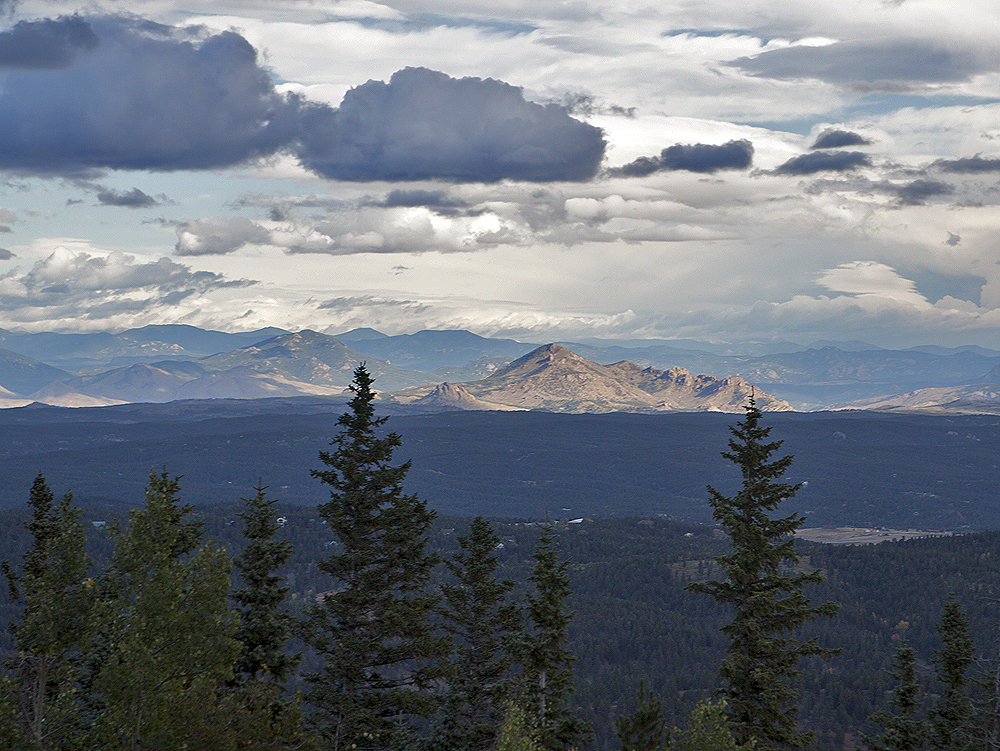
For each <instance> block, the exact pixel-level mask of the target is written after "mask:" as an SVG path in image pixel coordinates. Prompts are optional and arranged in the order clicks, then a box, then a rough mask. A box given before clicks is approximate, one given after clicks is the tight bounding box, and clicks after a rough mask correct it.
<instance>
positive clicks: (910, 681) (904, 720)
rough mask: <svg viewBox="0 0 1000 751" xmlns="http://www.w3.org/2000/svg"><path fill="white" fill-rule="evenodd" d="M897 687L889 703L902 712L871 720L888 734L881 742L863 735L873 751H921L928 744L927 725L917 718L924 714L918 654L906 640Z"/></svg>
mask: <svg viewBox="0 0 1000 751" xmlns="http://www.w3.org/2000/svg"><path fill="white" fill-rule="evenodd" d="M893 666H894V667H895V672H894V673H893V674H892V677H893V678H895V679H896V681H897V684H896V688H895V689H893V692H892V701H890V702H889V704H890V705H891V706H893V707H896V709H898V710H899V711H898V713H896V714H893V713H891V712H889V711H888V710H886V709H880V710H878V711H877V712H875V713H874V714H873V715H872V716H871V717H869V718H868V719H869V721H870V722H873V723H875V724H876V725H879V726H881V727H882V728H884V729H885V732H884V733H883V734H882V735H881V736H879V737H878V738H877V739H872V738H868V737H867V736H864V735H863V736H861V740H862V741H863V742H864V744H865V745H866V746H868V748H869V751H920V749H923V748H924V747H925V746H926V744H927V736H928V730H929V728H928V726H927V723H926V722H925V721H924V720H922V719H920V718H919V717H918V716H917V715H918V713H919V711H920V706H921V697H920V683H919V682H918V681H917V653H916V652H915V651H914V650H913V648H912V647H911V646H910V645H909V644H908V643H907V641H906V638H905V637H904V638H903V639H902V641H900V643H899V647H898V648H897V649H896V656H895V659H894V661H893Z"/></svg>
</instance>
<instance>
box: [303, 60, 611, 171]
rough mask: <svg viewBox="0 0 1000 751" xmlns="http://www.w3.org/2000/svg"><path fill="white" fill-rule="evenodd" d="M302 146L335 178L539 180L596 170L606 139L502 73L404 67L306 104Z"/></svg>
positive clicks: (308, 161)
mask: <svg viewBox="0 0 1000 751" xmlns="http://www.w3.org/2000/svg"><path fill="white" fill-rule="evenodd" d="M301 146H302V148H301V150H300V152H299V158H300V159H301V161H302V164H303V165H304V166H305V167H306V168H308V169H310V170H313V171H314V172H317V173H318V174H320V175H322V176H324V177H328V178H331V179H335V180H350V181H365V180H426V179H435V178H437V179H444V180H450V181H454V182H497V181H499V180H504V179H512V180H527V181H532V182H541V181H553V180H586V179H589V178H591V177H593V176H594V174H595V173H596V172H597V169H598V167H599V165H600V163H601V159H602V158H603V156H604V147H605V142H604V135H603V133H602V132H601V130H600V129H599V128H595V127H594V126H592V125H588V124H586V123H583V122H580V121H579V120H574V119H573V118H572V117H570V116H569V114H568V113H567V111H566V108H565V107H562V106H560V105H556V104H548V105H544V106H543V105H540V104H534V103H532V102H528V101H525V99H524V95H523V93H522V91H521V89H519V88H517V87H515V86H511V85H510V84H507V83H504V82H502V81H496V80H493V79H480V78H462V79H455V78H451V77H449V76H447V75H445V74H444V73H439V72H437V71H433V70H428V69H426V68H405V69H403V70H401V71H398V72H396V73H395V74H393V76H392V78H391V79H390V80H389V82H388V83H385V82H382V81H368V82H367V83H365V84H362V85H361V86H358V87H357V88H354V89H351V90H350V91H349V92H347V94H346V95H345V96H344V100H343V102H342V103H341V105H340V107H339V109H336V110H334V109H331V108H328V107H321V106H315V107H309V108H307V109H306V110H305V113H304V118H303V137H302V140H301Z"/></svg>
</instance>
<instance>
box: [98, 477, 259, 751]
mask: <svg viewBox="0 0 1000 751" xmlns="http://www.w3.org/2000/svg"><path fill="white" fill-rule="evenodd" d="M178 492H179V487H178V483H177V479H176V478H171V477H169V476H168V475H167V473H166V472H164V473H163V474H162V475H157V474H156V473H155V472H154V473H152V474H151V476H150V479H149V485H148V487H147V489H146V499H145V506H144V507H143V508H141V509H133V510H132V512H131V513H130V514H129V525H128V529H127V530H126V531H125V532H121V530H120V529H119V528H118V525H117V524H115V525H113V527H112V531H111V534H112V536H113V538H114V540H115V551H114V554H113V557H112V561H111V570H110V573H109V576H108V577H107V592H106V595H107V597H106V600H105V602H104V603H102V604H103V607H104V619H105V621H104V633H105V635H106V637H107V647H106V649H107V658H106V660H105V661H104V662H103V664H102V665H101V666H100V669H99V673H98V675H97V678H96V681H95V684H94V685H95V689H96V691H97V693H98V695H99V696H100V697H101V699H102V701H103V706H102V711H101V712H100V713H99V714H98V716H97V722H96V728H95V731H96V735H97V738H98V740H99V747H101V748H108V749H121V750H122V751H126V750H127V751H138V749H153V748H155V749H175V748H176V749H181V748H184V749H189V750H190V751H195V750H196V749H199V750H201V749H203V750H204V751H209V749H212V750H213V751H215V750H216V749H222V748H225V746H224V745H221V744H218V743H217V742H216V740H215V739H212V740H211V741H205V743H206V744H207V745H199V744H198V743H197V742H196V741H197V739H198V738H203V737H205V736H206V734H207V733H209V731H211V732H212V733H215V732H216V730H217V728H214V727H210V726H209V727H207V726H206V724H207V723H209V721H210V720H212V719H213V718H214V715H215V712H216V708H217V707H216V700H217V698H218V689H219V688H220V687H221V686H222V685H223V684H224V683H225V682H226V681H227V680H228V679H229V678H230V677H231V676H232V669H233V664H234V662H235V660H236V657H237V655H238V654H239V650H240V644H239V642H237V641H236V639H235V638H234V633H235V630H236V619H235V617H234V615H233V614H232V613H231V612H230V610H229V608H228V605H227V594H228V589H229V583H230V580H229V572H230V568H231V563H230V560H229V557H228V556H227V555H226V553H225V551H224V550H219V549H217V548H216V547H215V546H214V544H212V543H208V544H206V545H204V546H203V547H202V548H201V549H200V550H197V551H196V548H197V547H198V545H199V544H200V542H201V536H202V532H201V525H200V524H198V523H196V522H190V521H184V517H185V516H186V515H187V514H188V513H189V512H190V510H191V507H190V506H189V505H180V504H179V501H178V498H177V494H178Z"/></svg>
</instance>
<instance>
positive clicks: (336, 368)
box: [198, 329, 429, 391]
mask: <svg viewBox="0 0 1000 751" xmlns="http://www.w3.org/2000/svg"><path fill="white" fill-rule="evenodd" d="M362 361H364V362H367V366H368V371H369V372H370V373H371V374H372V375H373V376H374V377H375V379H376V384H375V385H376V387H377V388H378V390H379V391H397V390H399V389H405V388H413V387H414V386H418V385H421V384H424V383H427V381H428V380H429V379H428V378H427V376H426V375H425V374H424V373H417V372H414V371H411V370H404V369H402V368H398V367H396V366H395V365H392V364H390V363H387V362H385V361H382V360H377V359H374V358H372V357H366V356H365V355H363V354H361V353H360V352H356V351H354V350H353V349H351V348H350V347H348V346H347V345H345V344H343V343H341V342H339V341H338V340H336V339H334V338H333V337H332V336H327V335H326V334H320V333H318V332H316V331H311V330H309V329H305V330H303V331H299V332H298V333H296V334H283V335H281V336H276V337H274V338H272V339H268V340H266V341H263V342H260V343H259V344H255V345H252V346H250V347H243V348H242V349H237V350H233V351H232V352H224V353H222V354H218V355H213V356H212V357H206V358H204V359H202V360H199V361H198V362H199V364H200V365H202V366H203V367H205V369H206V370H208V371H223V370H229V369H230V368H240V367H245V368H250V369H251V370H255V371H257V372H258V373H262V374H264V375H270V376H281V377H282V378H286V379H288V380H291V381H301V382H305V383H310V384H313V385H315V386H336V387H338V388H340V389H344V388H347V386H348V385H349V384H350V383H351V380H352V378H353V374H354V369H355V368H357V367H358V363H360V362H362Z"/></svg>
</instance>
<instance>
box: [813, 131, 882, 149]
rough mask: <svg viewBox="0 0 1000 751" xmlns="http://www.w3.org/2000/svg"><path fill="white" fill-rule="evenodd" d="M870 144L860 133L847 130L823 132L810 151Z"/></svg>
mask: <svg viewBox="0 0 1000 751" xmlns="http://www.w3.org/2000/svg"><path fill="white" fill-rule="evenodd" d="M870 143H871V141H869V140H868V139H867V138H865V137H864V136H863V135H861V134H860V133H852V132H851V131H849V130H833V129H830V130H824V131H823V132H822V133H820V134H819V136H817V138H816V143H814V144H813V145H812V146H810V147H809V148H810V149H842V148H844V147H845V146H867V145H869V144H870Z"/></svg>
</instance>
